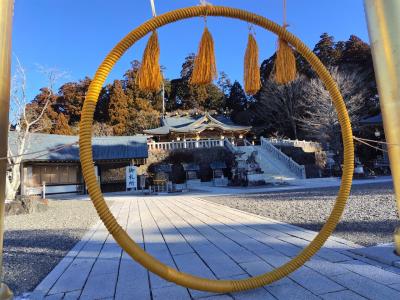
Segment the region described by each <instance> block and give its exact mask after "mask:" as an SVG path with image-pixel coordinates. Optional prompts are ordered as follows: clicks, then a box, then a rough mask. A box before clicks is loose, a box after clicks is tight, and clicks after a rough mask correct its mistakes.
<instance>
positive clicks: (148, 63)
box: [136, 0, 163, 92]
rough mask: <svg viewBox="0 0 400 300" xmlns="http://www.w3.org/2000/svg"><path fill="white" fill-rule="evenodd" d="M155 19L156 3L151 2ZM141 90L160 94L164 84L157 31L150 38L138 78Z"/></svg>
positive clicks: (151, 0) (137, 81)
mask: <svg viewBox="0 0 400 300" xmlns="http://www.w3.org/2000/svg"><path fill="white" fill-rule="evenodd" d="M150 4H151V9H152V14H153V17H156V16H157V15H156V9H155V5H154V1H153V0H150ZM136 83H137V84H138V86H139V89H141V90H142V91H148V92H158V91H159V90H160V88H161V85H162V83H163V77H162V74H161V68H160V45H159V42H158V34H157V32H156V31H153V33H152V34H151V36H150V39H149V40H148V42H147V45H146V48H145V50H144V53H143V58H142V63H141V65H140V68H139V72H138V75H137V78H136Z"/></svg>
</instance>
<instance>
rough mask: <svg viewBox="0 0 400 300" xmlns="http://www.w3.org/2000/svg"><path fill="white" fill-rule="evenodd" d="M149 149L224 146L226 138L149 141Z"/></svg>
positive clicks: (169, 149)
mask: <svg viewBox="0 0 400 300" xmlns="http://www.w3.org/2000/svg"><path fill="white" fill-rule="evenodd" d="M147 146H148V149H149V151H153V150H161V151H172V150H176V149H196V148H213V147H223V146H224V140H211V139H209V140H198V141H197V140H186V141H174V142H159V143H157V142H149V143H147Z"/></svg>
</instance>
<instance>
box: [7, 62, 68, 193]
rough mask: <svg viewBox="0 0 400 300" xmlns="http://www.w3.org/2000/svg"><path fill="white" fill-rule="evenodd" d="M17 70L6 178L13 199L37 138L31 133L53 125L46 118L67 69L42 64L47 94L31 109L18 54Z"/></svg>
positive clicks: (12, 99) (8, 190) (14, 78)
mask: <svg viewBox="0 0 400 300" xmlns="http://www.w3.org/2000/svg"><path fill="white" fill-rule="evenodd" d="M16 62H17V66H16V72H15V75H14V77H13V79H12V88H11V111H10V114H11V122H14V124H13V125H12V124H11V123H10V124H9V128H10V129H13V131H14V132H13V134H12V138H9V145H8V165H9V170H10V172H9V174H8V176H7V180H6V199H10V200H13V199H15V196H16V194H17V191H18V189H19V187H20V184H21V181H20V166H21V162H22V161H23V159H24V155H25V154H26V153H27V152H29V146H30V144H31V143H33V142H34V141H33V140H31V138H30V133H31V132H35V131H40V130H43V129H44V128H45V127H46V126H51V124H48V122H46V121H45V120H44V118H43V116H44V114H45V112H46V110H47V108H48V106H49V104H50V101H51V99H52V97H54V92H53V91H54V84H55V83H56V82H57V80H59V79H60V78H61V77H63V76H64V75H65V73H62V72H59V71H57V70H55V69H48V68H41V69H40V71H41V72H42V73H43V74H44V75H45V76H46V78H47V86H46V88H45V90H46V97H45V99H44V101H42V103H43V104H42V105H41V107H38V108H37V109H29V101H28V99H27V95H26V85H27V80H26V72H25V69H24V68H23V66H22V64H21V63H20V61H19V59H18V58H16Z"/></svg>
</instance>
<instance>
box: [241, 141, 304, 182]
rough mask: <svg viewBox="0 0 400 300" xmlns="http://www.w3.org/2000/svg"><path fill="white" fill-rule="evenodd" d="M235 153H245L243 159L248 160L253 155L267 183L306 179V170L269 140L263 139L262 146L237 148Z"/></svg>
mask: <svg viewBox="0 0 400 300" xmlns="http://www.w3.org/2000/svg"><path fill="white" fill-rule="evenodd" d="M234 149H235V151H237V152H242V153H244V154H243V155H242V157H241V159H243V158H244V159H246V158H248V157H249V156H250V155H252V154H253V153H254V154H255V158H256V162H257V163H258V164H259V166H260V168H261V170H262V171H263V173H264V180H265V182H271V183H274V182H283V181H288V180H296V179H305V178H306V176H305V168H304V166H301V165H299V164H297V163H296V162H295V161H293V160H292V159H291V158H290V157H288V156H287V155H286V154H284V153H283V152H282V151H280V150H279V149H278V148H276V147H275V146H273V145H272V144H271V143H270V142H269V141H268V140H267V139H265V138H261V145H259V146H255V145H251V144H250V143H248V142H247V143H246V145H245V146H235V147H234Z"/></svg>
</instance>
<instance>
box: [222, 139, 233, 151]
mask: <svg viewBox="0 0 400 300" xmlns="http://www.w3.org/2000/svg"><path fill="white" fill-rule="evenodd" d="M223 142H224V147H225V148H226V149H228V150H229V151H230V152H231V153H236V149H235V146H234V145H233V144H232V143H231V141H230V140H228V139H227V138H225V139H224V140H223Z"/></svg>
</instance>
